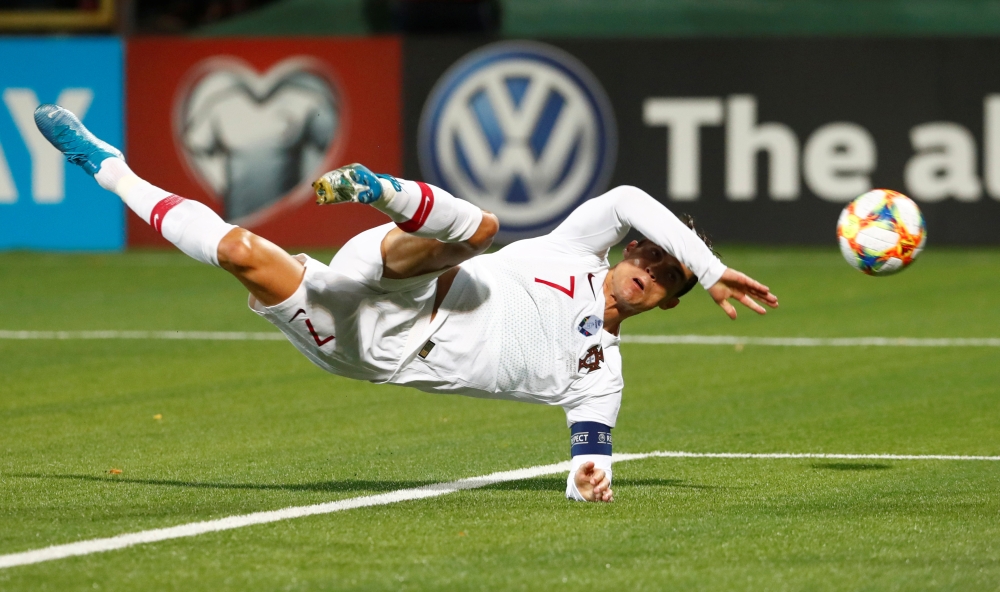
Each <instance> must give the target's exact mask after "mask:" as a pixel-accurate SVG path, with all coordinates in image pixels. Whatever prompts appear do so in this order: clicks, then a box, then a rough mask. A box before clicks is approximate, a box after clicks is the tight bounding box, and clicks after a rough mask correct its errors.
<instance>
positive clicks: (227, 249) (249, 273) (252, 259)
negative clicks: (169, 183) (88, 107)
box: [35, 105, 304, 305]
mask: <svg viewBox="0 0 1000 592" xmlns="http://www.w3.org/2000/svg"><path fill="white" fill-rule="evenodd" d="M35 123H36V125H37V126H38V129H39V131H41V132H42V135H44V136H45V138H46V139H48V140H49V142H51V143H52V145H53V146H55V147H56V148H57V149H59V150H60V151H61V152H63V153H64V154H65V155H66V158H67V160H69V161H70V162H72V163H73V164H77V165H79V166H81V167H82V168H83V169H84V170H85V171H86V172H87V173H89V174H90V175H93V176H94V178H95V179H96V180H97V182H98V183H99V184H100V185H101V187H104V188H105V189H107V190H109V191H112V192H114V193H116V194H118V196H119V197H121V198H122V200H123V201H124V202H125V204H126V205H127V206H128V207H129V208H131V209H132V210H133V211H134V212H135V213H136V214H138V215H139V217H140V218H142V219H143V220H146V221H147V222H148V223H149V224H150V225H151V226H152V227H153V228H154V229H156V231H157V232H159V233H160V234H161V235H163V237H164V238H166V239H167V240H169V241H170V242H172V243H173V244H174V245H176V246H177V248H179V249H180V250H181V251H183V252H184V253H185V254H187V255H189V256H190V257H192V258H194V259H196V260H198V261H201V262H202V263H208V264H210V265H215V266H218V267H222V268H223V269H226V270H227V271H229V272H230V273H232V274H233V275H234V276H236V278H237V279H239V280H240V281H241V282H242V283H243V284H244V285H245V286H246V287H247V289H248V290H250V292H251V294H253V295H254V296H255V297H256V298H257V299H258V300H260V301H261V302H262V303H264V304H265V305H274V304H278V303H280V302H282V301H283V300H285V299H286V298H288V297H289V296H291V295H292V294H293V293H294V292H295V290H296V289H297V288H298V285H299V282H300V281H301V280H302V276H303V274H304V268H303V266H302V264H301V263H299V262H298V261H297V260H295V259H294V258H292V257H291V256H290V255H289V254H288V253H286V252H285V251H283V250H282V249H280V248H278V247H277V246H275V245H274V244H272V243H270V242H269V241H267V240H264V239H262V238H260V237H258V236H255V235H254V234H252V233H250V232H248V231H246V230H243V229H242V228H238V227H236V226H233V225H232V224H227V223H226V222H225V221H224V220H222V218H220V217H219V216H218V214H216V213H215V212H213V211H212V210H211V209H210V208H208V207H207V206H205V205H204V204H202V203H199V202H197V201H194V200H188V199H184V198H182V197H179V196H177V195H173V194H171V193H170V192H168V191H164V190H163V189H160V188H159V187H155V186H153V185H151V184H150V183H148V182H146V181H144V180H143V179H141V178H139V177H138V176H137V175H136V174H135V173H133V172H132V170H131V169H130V168H129V167H128V165H127V164H125V161H124V160H123V159H122V153H121V152H119V151H118V150H117V149H116V148H114V147H113V146H111V145H109V144H107V143H105V142H102V141H101V140H99V139H97V138H96V137H95V136H94V135H93V134H91V133H90V132H89V131H88V130H87V128H86V127H84V126H83V124H82V123H80V120H79V119H77V118H76V116H74V115H73V114H72V113H70V112H69V111H67V110H66V109H63V108H62V107H59V106H58V105H41V106H39V107H38V109H36V110H35Z"/></svg>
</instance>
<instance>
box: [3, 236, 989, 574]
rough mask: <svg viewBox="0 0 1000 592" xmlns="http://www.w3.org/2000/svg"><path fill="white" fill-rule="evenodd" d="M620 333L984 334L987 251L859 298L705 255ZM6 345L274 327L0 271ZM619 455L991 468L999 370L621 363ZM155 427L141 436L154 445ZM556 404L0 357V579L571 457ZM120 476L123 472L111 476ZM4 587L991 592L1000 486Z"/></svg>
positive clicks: (281, 545) (247, 557)
mask: <svg viewBox="0 0 1000 592" xmlns="http://www.w3.org/2000/svg"><path fill="white" fill-rule="evenodd" d="M723 253H724V255H727V257H726V261H727V262H728V263H729V264H730V265H732V266H734V267H737V268H739V269H741V270H744V271H746V272H748V273H750V274H751V275H753V276H754V277H757V278H758V279H760V280H762V281H764V282H765V283H768V284H769V285H770V286H771V287H772V289H773V290H774V291H775V292H776V293H777V294H778V295H779V297H780V298H781V302H782V305H781V308H780V309H779V310H777V311H773V312H772V313H771V314H769V315H767V317H765V318H754V317H755V315H753V314H752V313H750V312H749V311H741V313H740V318H739V320H737V321H736V322H730V321H729V320H728V319H726V318H725V317H724V315H723V314H722V313H721V311H718V310H716V309H715V307H714V305H713V304H712V303H711V302H710V300H709V299H708V298H707V297H706V296H705V294H704V293H703V291H702V290H701V289H700V288H698V289H696V290H695V291H694V292H692V294H691V295H689V296H687V297H685V299H684V302H683V303H682V304H681V306H680V307H679V308H677V309H675V310H673V311H669V312H662V311H657V312H653V313H650V314H649V315H647V316H646V317H645V318H643V317H640V318H636V319H632V320H630V321H628V322H626V324H625V326H624V332H625V333H627V334H642V333H647V334H722V335H748V336H803V337H859V336H889V337H896V336H905V337H1000V307H998V306H997V305H996V303H997V301H998V298H997V294H1000V274H997V273H996V270H997V269H1000V252H998V251H996V250H989V249H978V250H958V249H954V250H951V249H933V248H932V249H931V250H930V251H929V252H927V253H925V254H924V255H923V256H922V259H921V260H920V261H918V262H917V263H916V264H915V265H914V268H913V269H911V270H907V271H906V272H904V273H903V274H901V275H899V276H894V277H889V278H878V279H876V278H869V277H866V276H863V275H862V274H860V273H858V272H856V271H854V270H852V269H850V268H849V267H848V266H847V265H846V264H845V263H844V262H843V261H842V260H841V259H840V255H839V254H838V253H837V252H836V251H835V250H832V249H766V250H765V249H749V248H732V249H724V250H723ZM0 278H2V282H0V286H2V289H0V330H98V329H107V330H111V329H114V330H211V331H266V330H269V328H270V326H269V325H267V324H266V323H265V322H264V321H262V320H260V319H258V318H256V316H255V315H253V314H252V313H251V312H249V311H248V310H247V309H246V305H245V296H244V294H243V292H242V289H241V287H240V286H239V285H238V284H237V283H236V282H235V281H234V280H232V279H231V278H228V277H226V276H225V275H224V274H223V273H222V272H220V271H218V270H215V269H211V268H209V267H206V266H200V265H198V264H196V263H193V262H190V261H188V260H187V259H185V258H184V257H183V256H182V255H179V254H174V253H166V252H138V253H129V254H125V255H41V254H17V253H14V254H3V255H0ZM622 352H623V358H624V372H625V379H626V390H625V394H624V403H623V406H622V411H621V414H620V417H619V422H618V427H617V429H616V430H615V449H616V451H619V452H645V451H652V450H688V451H698V452H825V453H896V454H956V455H997V454H1000V421H998V418H1000V396H998V393H1000V349H998V348H985V347H967V348H957V347H956V348H897V347H888V348H876V347H867V348H847V347H839V348H833V347H812V348H809V347H800V348H796V347H763V346H750V345H748V346H746V347H744V348H742V349H739V348H735V347H733V346H702V345H697V346H678V345H640V344H625V345H623V346H622ZM154 416H159V417H160V419H154ZM567 456H568V430H566V428H565V420H564V415H563V413H562V411H561V410H560V409H558V408H548V407H541V406H532V405H526V404H521V403H510V402H498V401H482V400H474V399H466V398H461V397H446V396H440V395H430V394H423V393H419V392H416V391H412V390H408V389H404V388H397V387H389V386H373V385H370V384H367V383H360V382H352V381H349V380H346V379H341V378H337V377H332V376H329V375H327V374H324V373H323V372H321V371H320V370H318V369H316V368H314V367H313V366H312V365H311V364H309V362H308V361H307V360H306V359H305V358H303V357H302V356H300V355H299V354H298V353H297V352H296V351H295V350H294V349H293V348H292V347H291V346H290V345H289V344H287V343H284V342H197V341H139V340H128V341H126V340H119V341H115V340H108V341H14V340H0V555H2V554H8V553H16V552H20V551H26V550H31V549H37V548H41V547H45V546H48V545H52V544H59V543H68V542H73V541H79V540H86V539H92V538H99V537H107V536H112V535H116V534H121V533H127V532H135V531H140V530H144V529H150V528H158V527H164V526H173V525H178V524H185V523H188V522H193V521H199V520H206V519H212V518H221V517H225V516H230V515H235V514H244V513H248V512H255V511H261V510H269V509H277V508H283V507H288V506H299V505H307V504H314V503H320V502H326V501H331V500H337V499H343V498H350V497H356V496H361V495H369V494H373V493H380V492H387V491H393V490H396V489H401V488H407V487H414V486H418V485H422V484H429V483H436V482H440V481H448V480H453V479H458V478H463V477H470V476H476V475H482V474H486V473H491V472H495V471H500V470H509V469H517V468H522V467H529V466H534V465H540V464H549V463H554V462H559V461H561V460H565V459H566V458H567ZM111 469H120V470H121V473H120V474H110V473H109V471H111ZM615 471H616V472H615V490H616V498H617V499H616V502H615V503H614V504H611V505H590V504H573V503H569V502H567V501H566V500H564V499H563V496H562V490H563V487H564V479H563V477H562V476H554V477H549V478H539V479H533V480H528V481H520V482H511V483H506V484H502V485H496V486H492V487H487V488H483V489H477V490H472V491H465V492H460V493H455V494H451V495H447V496H443V497H439V498H434V499H428V500H422V501H410V502H403V503H398V504H392V505H387V506H381V507H375V508H367V509H357V510H350V511H345V512H338V513H335V514H330V515H324V516H314V517H309V518H302V519H296V520H289V521H283V522H277V523H273V524H267V525H260V526H253V527H248V528H241V529H237V530H231V531H226V532H219V533H212V534H206V535H202V536H198V537H193V538H184V539H177V540H173V541H167V542H161V543H156V544H150V545H143V546H137V547H132V548H129V549H125V550H119V551H112V552H108V553H100V554H94V555H88V556H84V557H75V558H69V559H62V560H57V561H53V562H48V563H42V564H37V565H29V566H22V567H14V568H9V569H3V570H0V590H83V589H86V590H93V589H101V590H152V589H157V590H211V591H221V590H247V589H261V590H362V589H365V590H369V589H391V590H421V589H437V590H454V589H484V590H496V589H514V590H518V589H531V590H563V589H565V590H580V589H584V588H586V589H620V590H638V589H650V590H660V589H662V590H699V591H703V590H872V591H876V590H877V591H885V590H956V591H969V590H1000V463H995V462H970V461H869V460H865V461H819V460H742V459H739V460H738V459H665V458H660V459H646V460H640V461H630V462H625V463H620V464H618V465H616V467H615Z"/></svg>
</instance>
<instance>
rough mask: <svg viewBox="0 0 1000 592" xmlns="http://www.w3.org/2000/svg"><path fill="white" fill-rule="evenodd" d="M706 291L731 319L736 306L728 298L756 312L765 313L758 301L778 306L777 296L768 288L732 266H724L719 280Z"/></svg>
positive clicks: (772, 306) (770, 305) (733, 316)
mask: <svg viewBox="0 0 1000 592" xmlns="http://www.w3.org/2000/svg"><path fill="white" fill-rule="evenodd" d="M708 293H709V295H710V296H711V297H712V299H713V300H715V303H716V304H718V305H719V306H720V307H721V308H722V310H723V311H725V313H726V314H727V315H729V318H731V319H735V318H736V308H735V307H733V305H732V303H730V302H729V300H730V299H733V300H736V301H737V302H739V303H741V304H743V305H744V306H746V307H747V308H749V309H750V310H752V311H754V312H755V313H757V314H766V313H767V310H765V309H764V307H763V306H761V305H760V304H758V302H760V303H762V304H765V305H766V306H769V307H771V308H778V297H777V296H775V295H774V294H772V293H771V289H770V288H768V287H767V286H765V285H764V284H762V283H760V282H758V281H757V280H755V279H753V278H752V277H749V276H747V275H746V274H744V273H740V272H738V271H736V270H735V269H732V268H726V271H724V272H723V273H722V277H720V278H719V281H717V282H715V284H714V285H712V287H710V288H709V289H708Z"/></svg>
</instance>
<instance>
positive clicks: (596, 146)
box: [403, 38, 1000, 245]
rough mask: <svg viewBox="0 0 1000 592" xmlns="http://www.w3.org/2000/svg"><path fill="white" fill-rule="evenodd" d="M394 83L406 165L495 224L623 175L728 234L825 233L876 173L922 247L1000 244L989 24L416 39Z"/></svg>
mask: <svg viewBox="0 0 1000 592" xmlns="http://www.w3.org/2000/svg"><path fill="white" fill-rule="evenodd" d="M403 87H404V89H405V94H406V100H405V102H404V110H405V121H406V140H405V145H406V146H407V147H408V148H410V147H414V146H415V147H417V149H416V150H414V151H408V152H407V156H406V163H405V170H406V174H407V175H408V176H410V177H414V178H424V179H427V180H428V181H431V182H434V183H438V184H441V185H442V186H444V187H446V188H448V189H451V190H452V191H454V192H455V193H456V194H457V195H459V196H461V197H465V198H466V199H469V200H470V201H473V202H475V203H478V204H481V205H482V207H484V208H486V209H492V210H494V211H496V212H497V213H498V215H499V216H500V218H501V222H502V224H503V225H504V226H505V227H506V228H507V229H508V230H509V229H513V230H514V232H509V231H508V232H507V233H506V234H505V235H503V237H502V238H505V239H507V240H510V239H513V238H519V237H520V236H527V235H533V234H539V233H541V232H544V231H546V230H547V229H548V228H551V227H552V226H553V225H554V224H556V223H558V221H559V220H561V219H562V217H563V216H565V214H566V213H567V212H568V211H570V210H571V209H572V207H574V206H575V204H576V203H579V200H582V199H586V198H589V197H593V196H594V195H596V194H598V193H600V192H601V191H603V190H604V189H605V188H607V187H610V186H615V185H623V184H627V185H636V186H638V187H641V188H642V189H644V190H646V191H647V192H649V193H650V194H651V195H653V196H654V197H655V198H657V199H658V200H660V201H661V202H662V203H664V204H665V205H667V206H668V207H670V208H671V209H672V210H674V211H675V212H687V213H690V214H693V215H695V217H696V218H697V219H698V220H699V222H700V224H701V225H703V226H704V227H705V228H706V229H707V230H708V232H709V233H710V234H711V235H713V236H714V237H715V238H716V240H720V241H729V242H746V243H789V244H807V243H817V244H831V245H832V244H834V229H835V226H836V221H837V216H838V214H839V212H840V210H841V208H842V207H843V206H844V204H845V203H846V202H847V201H850V199H852V198H853V197H855V196H857V195H859V194H861V193H863V192H864V191H866V190H867V189H870V188H875V187H884V188H890V189H895V190H898V191H901V192H903V193H906V194H908V195H910V196H911V197H913V198H914V199H915V200H916V201H917V203H918V204H919V205H920V207H921V208H922V210H923V212H924V216H925V218H926V220H927V226H928V236H929V241H930V244H932V245H933V244H946V243H951V244H975V243H1000V231H998V228H1000V42H998V41H995V40H985V39H984V40H961V39H947V40H943V39H942V40H921V39H891V40H890V39H884V40H865V39H838V40H822V39H816V40H809V39H777V40H775V39H772V40H767V39H758V40H751V39H719V40H706V39H698V40H693V39H692V40H653V39H650V40H607V39H602V40H599V41H591V40H558V41H553V42H551V43H537V42H531V43H525V42H519V41H500V42H495V43H490V42H486V41H480V40H472V39H432V38H411V39H407V40H406V41H405V66H404V83H403ZM602 101H606V105H605V106H602V105H601V103H602ZM615 132H616V133H615ZM616 138H617V141H616ZM609 162H613V163H614V165H613V172H612V171H611V170H606V169H605V168H604V167H607V166H609V165H608V163H609ZM608 173H610V174H608Z"/></svg>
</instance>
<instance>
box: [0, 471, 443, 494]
mask: <svg viewBox="0 0 1000 592" xmlns="http://www.w3.org/2000/svg"><path fill="white" fill-rule="evenodd" d="M10 476H11V477H25V478H28V479H68V480H74V481H94V482H98V483H113V484H121V485H126V484H127V485H161V486H167V487H191V488H194V489H234V490H249V491H335V492H381V491H396V490H397V489H411V488H414V487H423V486H425V485H432V484H434V483H437V481H370V480H365V479H345V480H343V481H317V482H315V483H287V484H285V483H212V482H207V481H180V480H172V479H133V478H130V477H118V476H111V475H107V476H105V475H46V474H43V473H10Z"/></svg>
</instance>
